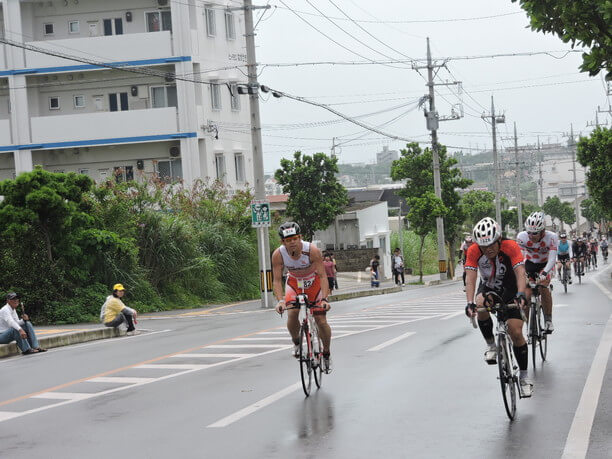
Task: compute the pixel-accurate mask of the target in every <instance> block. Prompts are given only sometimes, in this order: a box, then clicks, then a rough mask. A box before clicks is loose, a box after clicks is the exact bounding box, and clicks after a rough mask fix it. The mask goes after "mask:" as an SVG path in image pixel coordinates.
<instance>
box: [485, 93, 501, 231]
mask: <svg viewBox="0 0 612 459" xmlns="http://www.w3.org/2000/svg"><path fill="white" fill-rule="evenodd" d="M481 118H482V119H484V120H486V121H489V119H490V122H491V132H492V135H493V169H494V170H495V220H497V223H499V224H500V226H501V227H502V228H503V227H504V225H503V223H502V219H501V180H500V176H499V162H498V160H497V129H496V125H497V124H501V123H505V122H506V117H505V115H501V116H498V117H496V116H495V104H494V103H493V96H491V114H490V115H484V114H483V115H482V116H481Z"/></svg>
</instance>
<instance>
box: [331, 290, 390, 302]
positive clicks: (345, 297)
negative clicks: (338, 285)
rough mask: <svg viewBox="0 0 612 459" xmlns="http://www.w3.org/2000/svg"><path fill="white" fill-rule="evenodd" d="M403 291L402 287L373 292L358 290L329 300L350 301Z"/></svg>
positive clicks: (334, 296)
mask: <svg viewBox="0 0 612 459" xmlns="http://www.w3.org/2000/svg"><path fill="white" fill-rule="evenodd" d="M401 291H402V287H400V286H395V287H384V288H379V289H372V290H357V291H354V292H346V293H338V294H335V295H330V297H329V300H330V301H342V300H349V299H351V298H361V297H364V296H373V295H384V294H386V293H397V292H401Z"/></svg>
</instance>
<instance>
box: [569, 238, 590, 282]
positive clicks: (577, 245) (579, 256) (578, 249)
mask: <svg viewBox="0 0 612 459" xmlns="http://www.w3.org/2000/svg"><path fill="white" fill-rule="evenodd" d="M586 256H587V247H586V244H585V243H584V240H583V239H582V238H581V237H579V238H578V239H576V242H574V243H573V244H572V261H573V262H574V273H575V274H576V275H578V263H577V261H580V262H582V267H581V268H580V275H581V276H584V260H585V258H586Z"/></svg>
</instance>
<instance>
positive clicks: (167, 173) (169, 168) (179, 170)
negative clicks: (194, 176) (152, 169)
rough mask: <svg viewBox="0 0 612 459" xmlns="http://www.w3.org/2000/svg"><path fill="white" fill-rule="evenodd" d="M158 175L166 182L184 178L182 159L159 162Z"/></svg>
mask: <svg viewBox="0 0 612 459" xmlns="http://www.w3.org/2000/svg"><path fill="white" fill-rule="evenodd" d="M157 175H158V176H159V178H160V179H161V180H163V181H164V182H166V183H169V182H173V181H176V180H178V179H182V178H183V165H182V163H181V160H180V159H174V160H171V161H158V162H157Z"/></svg>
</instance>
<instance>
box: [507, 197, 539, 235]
mask: <svg viewBox="0 0 612 459" xmlns="http://www.w3.org/2000/svg"><path fill="white" fill-rule="evenodd" d="M538 210H540V207H539V206H536V205H535V204H532V203H530V202H523V219H524V220H525V219H527V217H528V216H529V215H530V214H532V213H533V212H536V211H538ZM501 218H502V221H503V222H504V225H508V226H509V227H510V228H512V229H513V230H514V231H518V227H519V225H518V209H517V208H516V207H513V208H512V209H507V210H502V211H501ZM523 223H524V221H523Z"/></svg>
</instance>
